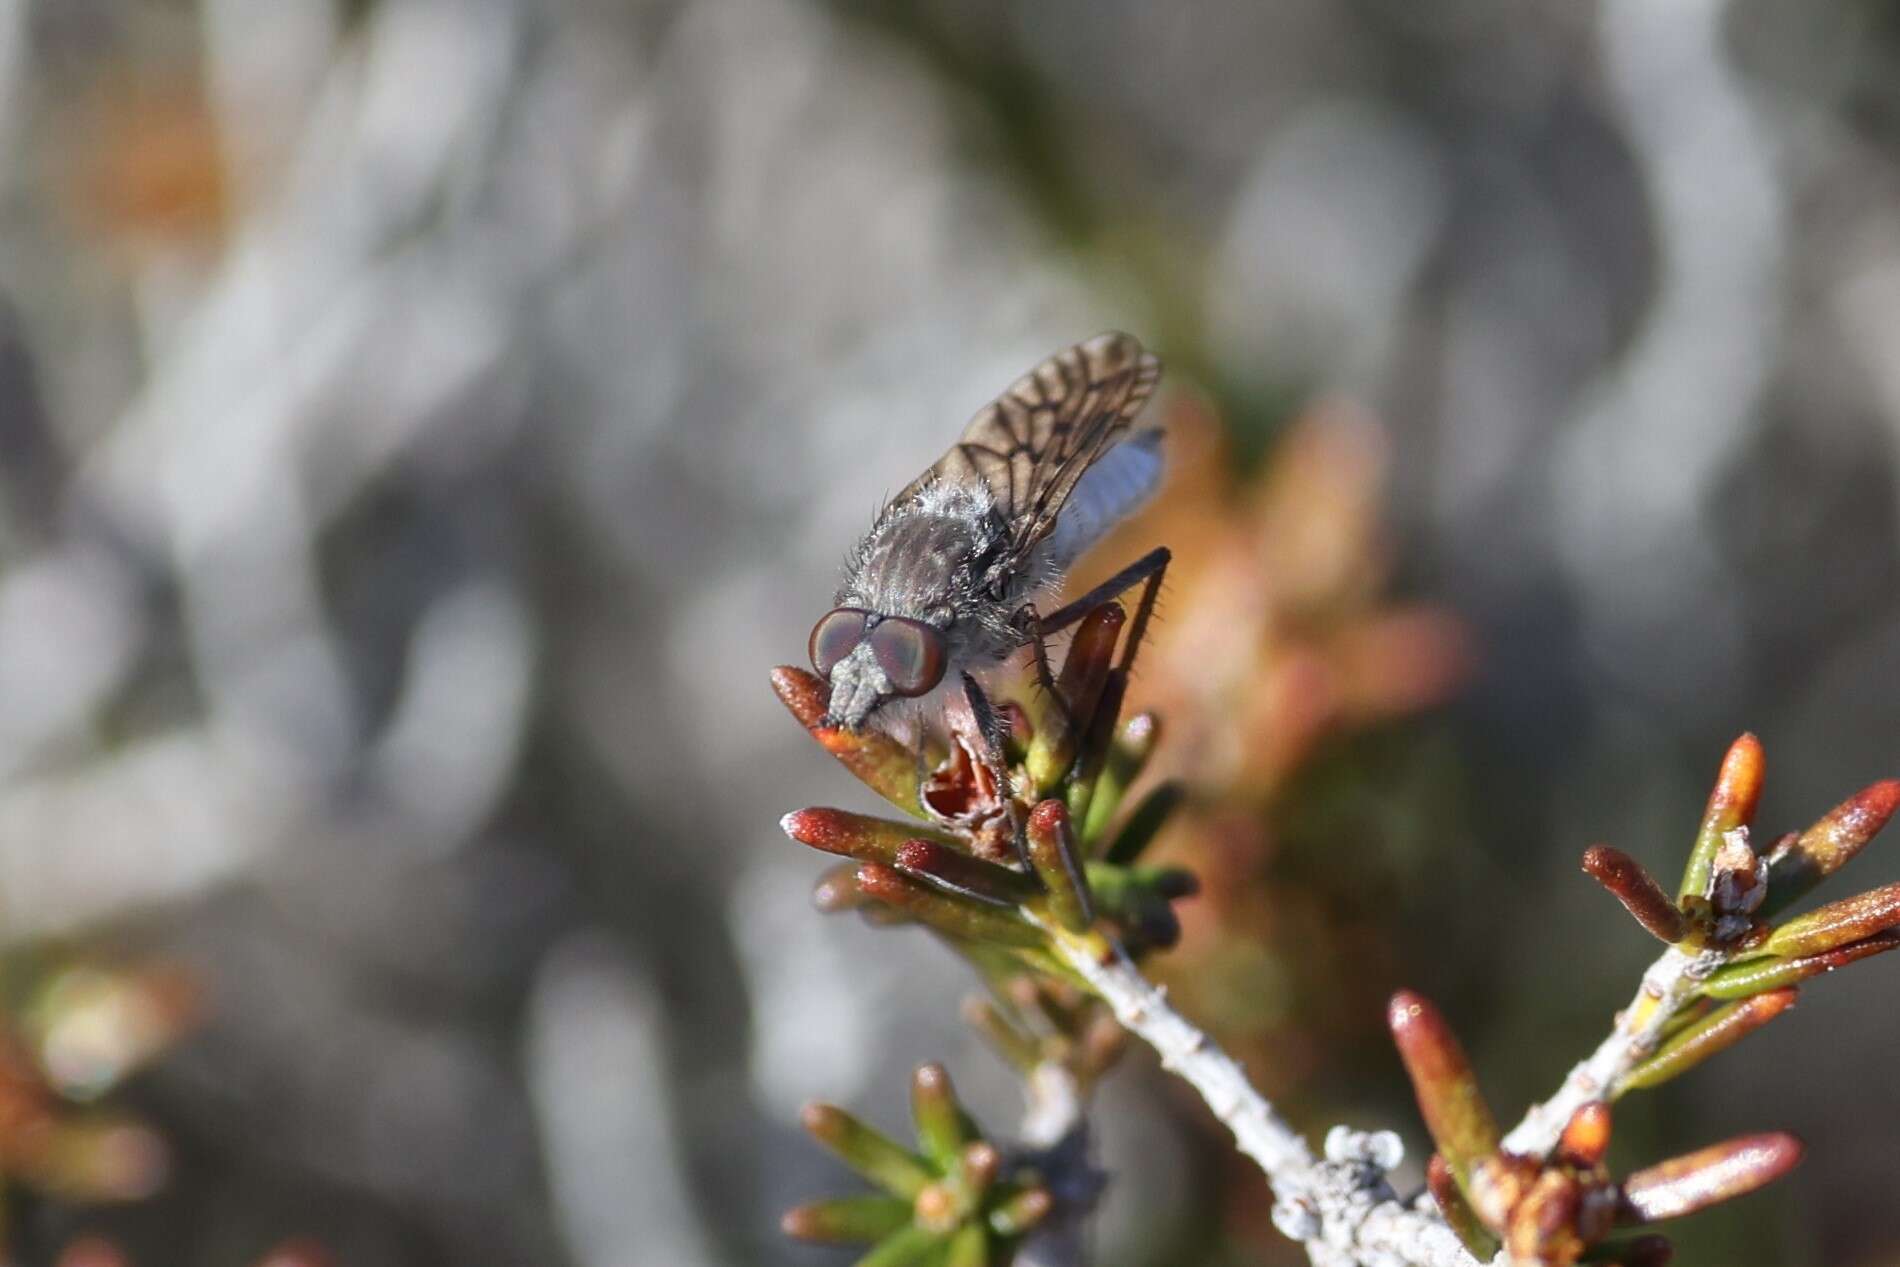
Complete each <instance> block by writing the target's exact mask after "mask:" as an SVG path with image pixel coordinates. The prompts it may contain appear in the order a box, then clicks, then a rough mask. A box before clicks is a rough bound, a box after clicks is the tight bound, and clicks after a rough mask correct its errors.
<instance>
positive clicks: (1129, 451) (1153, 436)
mask: <svg viewBox="0 0 1900 1267" xmlns="http://www.w3.org/2000/svg"><path fill="white" fill-rule="evenodd" d="M1160 377H1161V362H1160V361H1158V360H1156V359H1155V358H1154V357H1153V356H1151V355H1149V354H1148V353H1147V352H1145V351H1143V350H1142V347H1141V344H1140V343H1138V342H1136V341H1135V340H1134V339H1133V338H1130V337H1129V336H1128V335H1125V334H1116V333H1108V334H1101V335H1097V336H1096V337H1095V338H1093V339H1090V340H1089V341H1088V342H1086V343H1079V344H1077V345H1075V346H1074V347H1071V348H1065V349H1064V350H1062V351H1060V352H1057V353H1056V354H1055V355H1054V356H1051V357H1050V358H1049V359H1048V360H1046V361H1044V362H1043V363H1042V364H1040V365H1038V366H1036V368H1034V369H1033V370H1030V371H1029V373H1027V374H1025V375H1023V376H1022V377H1021V378H1019V379H1017V380H1016V382H1015V383H1013V384H1011V385H1010V387H1009V390H1007V391H1005V392H1004V393H1003V394H1002V395H1001V396H999V397H997V398H996V399H995V400H994V401H992V402H991V403H989V404H988V405H985V406H984V407H983V408H982V409H981V410H979V411H978V412H977V414H976V416H975V417H974V418H972V419H971V420H970V422H969V425H968V426H966V427H965V428H964V429H963V435H962V437H961V438H959V439H958V441H957V442H956V444H954V445H952V446H951V448H950V451H949V452H948V453H945V454H944V455H943V457H941V458H939V459H938V460H937V462H936V464H935V465H934V466H932V467H931V468H930V469H929V470H927V471H925V472H924V473H923V474H922V475H920V476H919V477H918V478H917V479H915V480H914V481H912V482H911V483H910V484H909V485H908V486H907V487H906V488H905V489H904V490H903V491H902V492H900V493H898V494H897V496H895V497H893V498H892V499H891V500H890V502H889V504H887V505H886V506H885V507H884V509H883V510H881V511H879V512H878V515H877V519H876V521H875V522H874V523H873V524H872V525H871V530H870V531H869V532H868V533H866V534H865V535H864V539H863V540H862V541H860V542H859V543H858V545H857V548H856V549H855V550H853V551H852V553H851V556H850V558H849V559H848V560H847V562H846V564H845V576H844V583H843V584H842V585H840V586H839V587H838V594H837V598H836V599H835V600H834V602H835V606H833V608H832V609H831V610H830V611H828V612H826V613H825V614H824V616H822V617H821V618H820V619H819V621H818V623H817V625H816V626H814V627H813V629H812V631H811V648H810V649H811V662H812V667H813V668H814V669H816V670H817V672H818V675H819V676H820V677H822V678H824V679H826V680H827V681H828V682H829V683H830V684H831V700H830V704H829V711H828V715H827V719H826V720H827V722H828V723H829V724H831V725H834V726H844V727H846V728H848V729H851V730H858V729H860V728H862V727H863V726H864V725H865V723H866V722H867V721H868V720H870V719H872V718H874V717H875V718H878V719H879V721H880V722H883V721H884V720H886V719H887V718H888V717H889V715H890V714H891V713H893V712H896V711H897V710H895V709H893V708H891V707H890V705H892V703H893V702H894V701H900V700H922V699H924V698H925V697H927V696H930V695H931V694H932V693H933V692H935V691H936V690H937V688H938V687H939V686H940V685H943V684H946V683H947V684H949V685H950V686H952V687H954V686H956V685H958V684H961V685H962V687H963V689H964V690H965V692H966V694H969V695H970V696H972V699H971V706H972V708H973V709H974V708H977V707H979V701H978V698H976V697H978V696H980V688H978V686H977V684H976V681H975V679H974V678H973V677H972V672H973V671H974V672H981V671H982V670H985V669H988V668H992V667H994V666H995V665H997V664H999V663H1001V662H1002V661H1003V660H1005V659H1006V658H1008V657H1009V656H1010V655H1012V654H1013V653H1015V652H1017V651H1019V650H1021V649H1022V648H1023V647H1025V646H1030V645H1033V646H1034V647H1035V648H1036V653H1037V655H1036V663H1037V667H1038V671H1039V673H1040V674H1041V676H1042V679H1043V681H1044V683H1045V684H1047V682H1048V660H1047V656H1046V653H1045V652H1044V649H1043V646H1042V638H1043V636H1044V635H1046V634H1048V633H1052V632H1054V631H1056V630H1059V629H1061V628H1063V627H1064V626H1066V625H1068V624H1072V623H1074V621H1076V620H1078V619H1080V618H1081V617H1082V616H1084V615H1086V614H1087V613H1088V612H1089V611H1090V610H1092V609H1093V608H1094V607H1096V606H1098V605H1099V604H1101V603H1102V602H1104V601H1106V600H1107V599H1109V598H1112V597H1114V596H1115V595H1116V594H1119V593H1121V592H1122V591H1124V590H1127V589H1129V588H1131V587H1132V586H1134V585H1135V584H1136V583H1137V582H1139V581H1141V580H1144V579H1147V580H1148V581H1149V582H1150V589H1149V594H1148V596H1147V598H1146V599H1145V600H1144V615H1145V610H1146V607H1147V606H1150V605H1152V595H1153V587H1154V585H1155V584H1156V583H1158V581H1159V578H1160V573H1161V571H1162V569H1164V568H1165V567H1166V565H1167V561H1168V552H1167V551H1166V550H1165V549H1160V550H1156V551H1154V552H1152V553H1151V554H1149V555H1147V556H1145V557H1144V558H1142V559H1140V560H1138V561H1137V562H1136V563H1135V564H1133V565H1132V566H1130V567H1129V568H1126V569H1124V570H1123V572H1121V573H1120V574H1119V575H1117V576H1116V577H1114V578H1112V579H1111V580H1109V581H1108V582H1106V583H1105V584H1104V585H1102V586H1101V587H1099V588H1098V589H1096V590H1094V591H1092V592H1091V593H1090V594H1089V595H1087V596H1085V597H1084V598H1082V599H1080V600H1078V601H1077V602H1075V603H1071V604H1070V605H1069V606H1067V607H1065V608H1062V609H1061V610H1059V611H1057V612H1055V613H1053V614H1051V615H1049V616H1046V617H1045V616H1042V615H1040V614H1039V613H1038V612H1037V609H1036V602H1037V600H1038V598H1039V597H1041V596H1043V595H1045V594H1048V593H1050V592H1052V591H1053V590H1054V589H1055V588H1056V587H1057V585H1058V584H1059V583H1060V581H1061V579H1062V577H1063V574H1064V573H1065V572H1066V571H1067V570H1068V568H1069V565H1070V564H1071V563H1073V562H1074V561H1075V559H1076V558H1077V557H1078V556H1079V555H1080V554H1081V553H1082V552H1083V551H1084V550H1086V549H1088V547H1089V546H1091V545H1093V544H1094V543H1095V542H1096V541H1098V540H1100V539H1101V537H1102V536H1103V535H1104V534H1105V533H1107V531H1108V530H1109V529H1110V528H1111V527H1113V526H1114V525H1115V524H1116V523H1117V522H1118V521H1119V520H1121V519H1122V518H1123V517H1125V516H1126V515H1127V514H1128V513H1129V512H1130V511H1132V510H1133V509H1135V507H1137V506H1139V505H1140V504H1141V503H1142V502H1143V501H1145V500H1146V499H1147V498H1148V496H1149V495H1150V494H1151V493H1153V492H1154V489H1155V486H1156V484H1157V483H1158V482H1159V480H1160V476H1161V450H1160V439H1161V433H1160V432H1159V431H1155V430H1149V431H1143V432H1140V433H1138V434H1131V430H1132V427H1133V422H1134V418H1135V415H1136V414H1137V413H1139V412H1140V411H1141V407H1142V405H1143V404H1145V403H1146V402H1147V400H1148V397H1149V396H1150V395H1151V394H1153V392H1154V388H1155V383H1156V382H1157V381H1158V380H1159V379H1160ZM1131 634H1134V635H1136V636H1137V637H1138V632H1137V631H1135V630H1131ZM1130 645H1131V646H1132V645H1133V642H1132V641H1131V644H1130ZM981 707H983V709H984V710H985V711H987V702H984V703H983V704H982V705H981Z"/></svg>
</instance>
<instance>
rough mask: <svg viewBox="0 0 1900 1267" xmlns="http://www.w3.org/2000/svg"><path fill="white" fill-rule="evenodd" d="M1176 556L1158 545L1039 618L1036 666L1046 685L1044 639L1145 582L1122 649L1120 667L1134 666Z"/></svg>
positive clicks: (1127, 668)
mask: <svg viewBox="0 0 1900 1267" xmlns="http://www.w3.org/2000/svg"><path fill="white" fill-rule="evenodd" d="M1173 557H1174V554H1173V552H1172V551H1171V550H1169V549H1168V547H1166V546H1156V547H1155V548H1154V549H1152V550H1150V551H1148V553H1146V554H1144V555H1142V556H1141V557H1140V558H1139V559H1136V560H1135V561H1134V562H1133V563H1130V564H1129V565H1128V566H1127V567H1125V568H1123V569H1122V570H1121V571H1119V572H1117V573H1115V575H1113V576H1111V577H1109V578H1108V579H1107V580H1106V581H1103V582H1102V583H1101V584H1100V585H1097V586H1096V587H1095V588H1094V589H1092V590H1090V591H1089V592H1088V593H1086V594H1084V595H1082V597H1080V598H1078V599H1076V600H1075V601H1074V602H1072V603H1069V604H1067V605H1065V606H1063V607H1061V608H1059V609H1057V610H1056V611H1055V612H1053V613H1051V614H1050V615H1049V616H1047V617H1044V618H1041V619H1039V620H1037V621H1036V623H1035V626H1034V628H1035V631H1036V635H1037V645H1036V655H1037V667H1038V672H1039V673H1040V674H1042V675H1043V677H1044V679H1045V685H1046V684H1047V674H1048V667H1047V666H1048V655H1047V652H1046V651H1045V650H1044V649H1043V647H1042V643H1041V639H1042V638H1043V637H1046V636H1047V635H1049V634H1052V633H1056V632H1057V631H1059V630H1062V629H1067V628H1068V627H1069V626H1070V625H1073V624H1074V623H1075V622H1076V621H1078V620H1080V619H1082V617H1084V616H1086V615H1088V614H1089V613H1090V612H1092V611H1094V610H1095V609H1096V608H1097V607H1100V606H1101V605H1102V604H1103V603H1106V602H1109V601H1110V600H1112V599H1116V598H1119V597H1121V595H1122V594H1123V593H1125V592H1126V591H1128V590H1130V589H1132V588H1134V587H1135V586H1136V585H1138V584H1141V583H1142V582H1144V581H1145V582H1146V585H1145V586H1144V587H1143V589H1142V592H1141V601H1140V603H1138V604H1137V605H1136V607H1135V619H1134V621H1133V622H1132V623H1131V624H1130V625H1129V626H1128V641H1127V643H1126V649H1125V650H1124V651H1123V652H1122V662H1121V664H1120V666H1119V667H1120V668H1121V670H1122V671H1123V672H1124V673H1125V672H1127V671H1128V670H1129V669H1130V668H1131V667H1133V665H1134V663H1135V650H1136V649H1137V648H1138V647H1140V646H1141V640H1142V639H1143V638H1145V637H1146V636H1147V634H1148V621H1149V620H1150V618H1152V617H1153V615H1154V609H1155V602H1156V600H1157V599H1158V598H1159V597H1160V595H1161V578H1162V577H1163V576H1166V575H1167V571H1168V561H1169V560H1170V559H1172V558H1173Z"/></svg>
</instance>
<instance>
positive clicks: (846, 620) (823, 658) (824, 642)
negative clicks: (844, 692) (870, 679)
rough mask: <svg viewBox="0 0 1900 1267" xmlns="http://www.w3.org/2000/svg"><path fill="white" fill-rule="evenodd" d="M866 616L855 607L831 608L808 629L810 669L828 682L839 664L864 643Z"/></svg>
mask: <svg viewBox="0 0 1900 1267" xmlns="http://www.w3.org/2000/svg"><path fill="white" fill-rule="evenodd" d="M864 617H865V613H864V612H863V611H861V610H859V609H858V608H856V607H834V608H832V609H831V610H830V611H828V612H826V613H825V614H824V615H823V616H820V617H819V618H818V623H817V624H815V625H813V626H812V627H811V646H810V651H811V667H812V668H814V669H816V670H817V671H818V676H819V677H821V678H827V679H828V678H830V677H831V670H832V669H833V668H834V667H836V665H837V663H838V661H840V660H842V659H844V658H845V657H846V656H848V655H850V654H851V652H852V650H853V649H855V648H856V647H857V645H858V644H859V643H860V642H862V641H864Z"/></svg>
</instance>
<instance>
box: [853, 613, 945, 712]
mask: <svg viewBox="0 0 1900 1267" xmlns="http://www.w3.org/2000/svg"><path fill="white" fill-rule="evenodd" d="M871 654H873V655H875V656H876V657H877V667H878V668H880V669H883V670H884V676H885V677H886V678H888V679H890V683H891V689H892V690H893V691H896V692H897V693H898V694H899V695H905V696H913V697H914V696H918V695H925V694H928V693H929V692H930V690H931V688H933V687H935V686H936V685H937V683H939V682H941V681H943V671H944V662H945V660H946V658H947V657H946V655H945V652H944V646H943V634H942V633H941V632H939V631H938V630H936V629H933V628H931V627H930V626H929V625H926V624H925V623H924V622H923V621H921V620H906V619H904V618H903V617H901V616H888V617H886V618H885V619H883V620H881V621H879V622H878V623H877V625H876V626H875V627H873V628H872V630H871Z"/></svg>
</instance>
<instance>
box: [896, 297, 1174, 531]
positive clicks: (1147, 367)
mask: <svg viewBox="0 0 1900 1267" xmlns="http://www.w3.org/2000/svg"><path fill="white" fill-rule="evenodd" d="M1160 378H1161V362H1160V361H1159V360H1157V359H1156V358H1155V357H1154V356H1152V355H1150V354H1149V353H1147V352H1145V351H1143V350H1142V347H1141V344H1140V343H1139V342H1137V341H1136V340H1135V339H1134V338H1133V337H1131V336H1129V335H1126V334H1119V333H1116V332H1113V331H1111V332H1109V333H1107V334H1098V335H1096V336H1095V337H1094V338H1092V339H1090V340H1088V341H1087V342H1086V343H1078V344H1076V345H1075V346H1074V347H1070V348H1064V349H1063V350H1062V351H1060V352H1057V353H1056V354H1055V355H1054V356H1051V357H1050V358H1049V359H1048V360H1046V361H1044V362H1043V363H1042V364H1040V365H1038V366H1036V368H1035V369H1032V370H1030V371H1029V372H1028V373H1027V374H1025V375H1023V376H1022V377H1021V378H1019V379H1017V380H1016V381H1015V382H1014V383H1012V384H1010V386H1009V389H1008V390H1007V391H1005V392H1004V393H1003V394H1002V395H1001V396H998V397H997V398H996V399H995V400H993V401H991V402H990V403H989V404H987V405H985V406H984V407H983V408H982V409H980V410H978V411H977V414H976V416H975V417H974V418H972V419H970V422H969V425H968V426H966V427H965V428H964V429H963V435H962V437H961V438H960V439H959V440H958V441H957V442H956V444H954V445H952V446H951V448H950V451H949V452H948V453H946V454H944V455H943V457H941V458H940V459H938V461H937V463H936V465H934V466H932V467H931V468H930V469H929V470H928V471H925V472H924V473H923V475H921V476H919V477H918V478H917V480H916V481H915V482H913V483H912V484H911V485H910V487H908V488H906V489H905V490H904V491H903V492H902V493H900V494H898V500H900V501H901V500H907V499H909V498H910V497H912V496H914V495H915V494H916V493H917V492H918V491H919V490H920V489H922V488H923V487H924V486H925V485H926V484H928V483H930V482H931V481H932V480H943V481H946V482H950V483H967V482H972V481H979V480H980V481H982V482H983V483H984V484H985V485H987V486H988V488H989V491H990V495H991V497H992V498H993V499H994V501H995V504H996V509H997V512H998V513H999V514H1001V515H1002V517H1003V522H1004V524H1005V525H1006V528H1005V531H1006V534H1007V537H1006V539H1007V549H1006V557H1005V560H1004V561H1005V563H1007V564H1009V565H1012V566H1013V565H1017V564H1020V563H1021V562H1022V561H1023V560H1024V559H1025V558H1027V557H1028V555H1029V552H1030V551H1031V550H1032V549H1034V548H1035V546H1036V545H1037V543H1038V542H1040V541H1041V540H1042V539H1043V538H1044V537H1046V536H1048V535H1049V533H1050V532H1051V531H1052V530H1053V529H1054V528H1055V526H1056V519H1057V516H1058V515H1060V514H1061V512H1062V507H1063V504H1064V503H1065V502H1067V501H1068V499H1069V494H1070V493H1072V492H1074V491H1075V485H1076V481H1078V480H1080V479H1081V478H1082V475H1083V472H1085V471H1087V470H1088V469H1089V467H1090V466H1091V465H1093V464H1094V463H1095V461H1096V459H1098V458H1100V457H1101V456H1102V455H1103V454H1104V453H1106V452H1108V451H1109V450H1110V449H1111V448H1113V447H1114V446H1115V444H1116V442H1117V441H1119V440H1120V439H1121V438H1122V437H1123V436H1125V435H1126V434H1127V433H1128V429H1129V427H1130V425H1131V424H1132V423H1133V421H1134V418H1135V415H1136V414H1137V413H1139V412H1140V411H1141V407H1142V405H1144V404H1146V403H1147V400H1148V397H1149V396H1151V395H1153V393H1154V388H1155V383H1156V382H1158V381H1159V380H1160Z"/></svg>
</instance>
